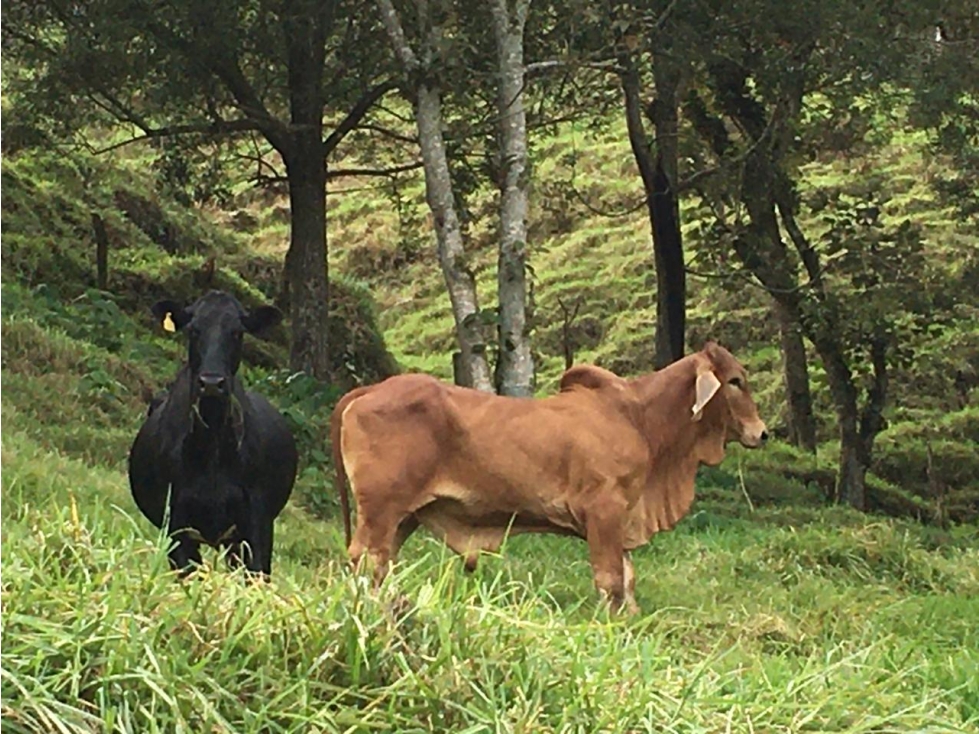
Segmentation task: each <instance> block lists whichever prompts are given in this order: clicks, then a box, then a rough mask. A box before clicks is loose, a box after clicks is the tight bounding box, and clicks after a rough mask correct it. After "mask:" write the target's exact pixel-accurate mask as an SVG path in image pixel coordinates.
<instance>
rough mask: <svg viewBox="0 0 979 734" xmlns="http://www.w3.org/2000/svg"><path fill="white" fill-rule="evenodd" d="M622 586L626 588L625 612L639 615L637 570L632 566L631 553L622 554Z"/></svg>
mask: <svg viewBox="0 0 979 734" xmlns="http://www.w3.org/2000/svg"><path fill="white" fill-rule="evenodd" d="M622 584H623V586H624V588H625V603H624V607H625V611H626V613H627V614H638V613H639V605H638V604H637V603H636V570H635V568H633V566H632V558H630V557H629V551H626V552H624V553H623V554H622Z"/></svg>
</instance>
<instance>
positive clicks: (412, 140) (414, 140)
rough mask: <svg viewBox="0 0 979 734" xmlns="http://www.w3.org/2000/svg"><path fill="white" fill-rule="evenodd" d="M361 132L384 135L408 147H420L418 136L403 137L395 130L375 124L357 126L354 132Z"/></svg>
mask: <svg viewBox="0 0 979 734" xmlns="http://www.w3.org/2000/svg"><path fill="white" fill-rule="evenodd" d="M360 130H364V131H367V132H372V133H377V134H378V135H383V136H384V137H386V138H390V139H391V140H396V141H398V142H399V143H406V144H408V145H418V136H417V135H415V136H412V135H402V134H401V133H399V132H395V131H394V130H391V129H390V128H386V127H384V126H383V125H375V124H372V123H363V124H360V125H357V127H356V128H354V131H360Z"/></svg>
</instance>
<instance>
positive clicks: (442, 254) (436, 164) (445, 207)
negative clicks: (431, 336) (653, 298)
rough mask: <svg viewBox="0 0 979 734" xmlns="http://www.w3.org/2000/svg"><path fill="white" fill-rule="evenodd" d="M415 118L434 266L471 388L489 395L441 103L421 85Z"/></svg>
mask: <svg viewBox="0 0 979 734" xmlns="http://www.w3.org/2000/svg"><path fill="white" fill-rule="evenodd" d="M415 116H416V118H417V120H418V138H419V142H420V144H421V149H422V161H423V163H424V168H425V198H426V199H427V201H428V206H429V208H430V209H431V210H432V215H433V218H434V219H435V235H436V238H437V240H438V253H439V264H440V265H441V266H442V274H443V275H444V276H445V282H446V285H447V286H448V288H449V299H450V301H451V302H452V313H453V315H454V316H455V322H456V336H457V338H458V340H459V351H461V352H462V358H463V360H464V361H465V363H466V365H467V369H468V372H469V375H470V376H471V378H472V384H473V387H475V388H476V389H478V390H485V391H487V392H493V382H492V380H491V379H490V370H489V363H488V362H487V360H486V344H485V342H484V341H483V338H482V336H481V333H482V329H481V328H480V323H479V302H478V300H477V299H476V279H475V277H474V276H473V273H472V271H471V270H470V269H469V265H468V263H467V262H466V252H465V249H464V248H463V245H462V229H461V227H460V225H459V216H458V214H457V212H456V208H455V201H454V198H453V196H452V178H451V176H450V174H449V160H448V158H447V157H446V154H445V141H444V140H443V138H442V101H441V99H440V96H439V90H438V88H437V87H432V86H429V84H428V83H427V82H422V83H421V84H420V85H419V87H418V90H417V99H416V103H415Z"/></svg>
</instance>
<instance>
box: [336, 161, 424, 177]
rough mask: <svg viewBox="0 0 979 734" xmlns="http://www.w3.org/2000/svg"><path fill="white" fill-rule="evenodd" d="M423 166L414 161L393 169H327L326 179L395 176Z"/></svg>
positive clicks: (421, 163)
mask: <svg viewBox="0 0 979 734" xmlns="http://www.w3.org/2000/svg"><path fill="white" fill-rule="evenodd" d="M423 165H424V163H423V162H422V161H413V162H411V163H405V164H404V165H401V166H392V167H391V168H333V169H327V171H326V179H327V180H328V181H332V180H333V179H337V178H343V177H345V176H395V175H397V174H399V173H406V172H408V171H415V170H418V169H419V168H421V167H422V166H423Z"/></svg>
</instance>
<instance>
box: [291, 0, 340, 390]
mask: <svg viewBox="0 0 979 734" xmlns="http://www.w3.org/2000/svg"><path fill="white" fill-rule="evenodd" d="M281 22H282V27H283V33H284V35H285V39H286V51H287V65H288V71H289V74H288V77H289V114H290V121H291V123H292V124H291V126H290V129H289V131H290V134H289V135H288V140H287V143H286V146H285V149H284V150H280V153H282V157H283V159H284V161H285V166H286V175H287V176H288V179H289V208H290V215H291V225H292V226H291V232H290V240H289V252H288V253H286V278H287V279H288V282H289V308H290V316H291V320H292V344H291V348H290V353H289V364H290V366H291V368H292V369H293V370H295V371H302V372H305V373H306V374H308V375H311V376H313V377H315V378H317V379H319V380H329V379H330V377H331V375H330V372H331V370H330V350H329V331H328V314H329V296H330V293H329V278H328V272H327V267H328V266H327V260H326V163H325V161H324V149H323V103H324V99H323V88H322V81H323V61H324V56H325V53H326V48H325V44H326V41H325V36H324V25H325V24H328V21H327V20H326V19H325V17H324V16H323V14H322V11H321V8H320V5H319V3H317V2H316V1H315V0H309V1H308V2H298V1H297V2H294V3H292V4H290V5H289V6H288V8H287V9H286V11H285V12H284V13H283V14H282V16H281Z"/></svg>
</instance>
